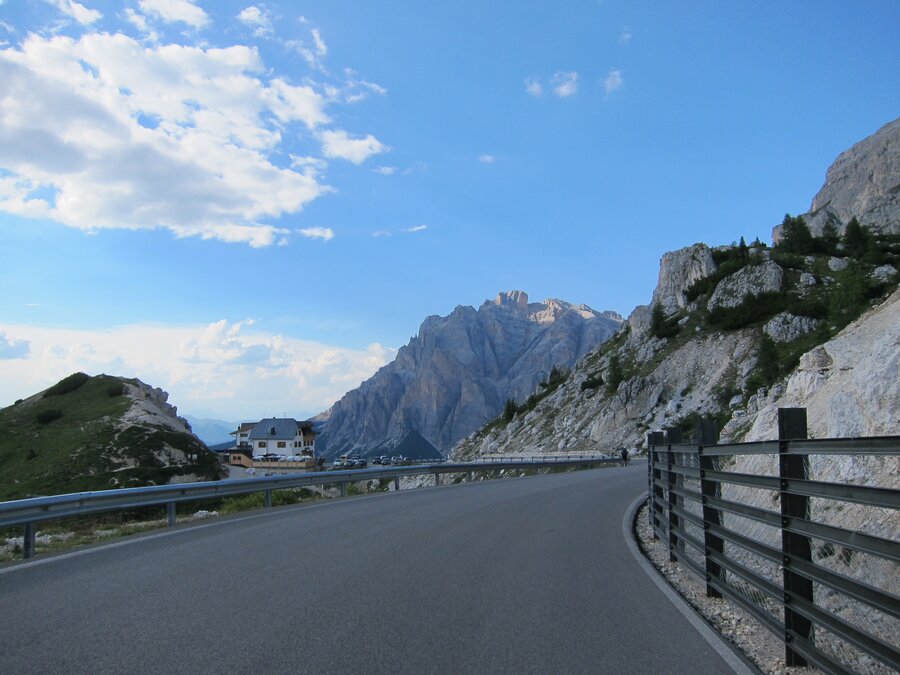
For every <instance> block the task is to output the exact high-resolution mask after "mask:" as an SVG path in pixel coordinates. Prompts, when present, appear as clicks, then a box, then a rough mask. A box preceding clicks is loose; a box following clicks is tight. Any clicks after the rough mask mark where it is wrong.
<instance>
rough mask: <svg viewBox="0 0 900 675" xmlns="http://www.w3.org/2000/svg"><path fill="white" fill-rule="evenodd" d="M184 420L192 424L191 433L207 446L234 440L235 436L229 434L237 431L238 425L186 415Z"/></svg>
mask: <svg viewBox="0 0 900 675" xmlns="http://www.w3.org/2000/svg"><path fill="white" fill-rule="evenodd" d="M184 418H185V419H186V420H187V421H188V422H189V423H190V425H191V431H193V432H194V434H195V435H196V436H197V437H198V438H199V439H200V440H201V441H203V442H204V443H206V444H207V445H210V446H212V445H219V444H220V443H227V442H229V441H233V440H234V436H230V435H229V434H230V433H231V432H232V431H234V430H235V429H237V426H238V425H237V423H235V422H225V421H223V420H211V419H205V418H201V417H194V416H193V415H185V416H184Z"/></svg>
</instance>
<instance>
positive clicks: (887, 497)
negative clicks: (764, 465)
mask: <svg viewBox="0 0 900 675" xmlns="http://www.w3.org/2000/svg"><path fill="white" fill-rule="evenodd" d="M778 413H779V414H778V428H779V438H778V440H777V441H767V442H763V443H747V444H728V445H725V444H723V445H719V444H718V443H717V438H716V431H715V428H714V427H713V426H712V424H711V423H707V422H703V423H702V424H701V427H700V428H699V429H698V431H697V433H696V434H695V437H694V439H693V441H692V442H690V443H688V442H682V434H681V431H680V430H669V431H666V432H654V433H651V434H649V435H648V446H649V453H648V462H647V472H648V474H647V482H648V494H649V518H650V525H651V527H652V529H653V533H654V537H655V538H657V539H660V540H662V541H663V542H665V543H666V544H667V546H668V549H669V558H670V560H671V561H672V562H677V563H679V564H681V565H684V567H685V568H687V569H688V570H690V571H692V572H694V573H695V574H696V575H698V576H699V577H700V578H701V579H702V580H704V581H705V583H706V593H707V595H708V596H710V597H719V598H722V597H724V598H726V599H727V600H729V601H731V602H733V603H735V604H736V605H738V606H740V607H741V608H743V609H744V610H746V611H747V612H748V613H749V614H751V615H752V616H753V617H754V618H756V619H757V620H758V621H759V622H760V623H761V624H762V625H763V626H765V627H766V628H768V629H769V630H770V631H772V632H773V633H775V635H777V636H778V637H779V638H780V639H781V640H782V641H783V642H784V643H785V661H786V664H787V665H788V666H807V665H812V666H816V667H818V668H820V669H821V670H823V671H824V672H827V673H846V672H852V671H853V670H854V669H856V666H855V665H854V664H858V663H868V662H871V660H872V659H874V661H875V662H878V663H880V664H882V665H881V666H880V667H882V668H885V669H893V670H894V671H900V651H898V644H900V596H898V595H897V594H896V589H897V583H896V581H897V579H898V578H900V541H898V540H897V539H896V538H895V536H890V535H891V534H892V533H893V535H896V533H897V531H898V528H897V527H896V525H897V522H898V521H897V518H900V514H898V513H897V510H898V509H900V490H898V489H895V488H893V487H880V486H873V485H860V484H858V483H859V482H860V480H861V477H860V476H859V475H856V476H855V477H854V479H853V481H852V482H851V480H850V479H849V477H848V480H847V481H846V482H827V481H818V480H810V462H811V459H810V458H811V457H817V456H820V455H821V456H824V457H820V458H817V459H816V461H817V462H818V464H817V466H818V467H820V469H821V467H822V466H827V465H828V463H833V462H835V461H838V456H841V455H845V456H846V455H853V456H857V455H868V456H873V457H879V458H891V459H893V458H897V457H900V437H896V436H894V437H882V438H851V439H822V440H813V439H808V438H807V429H806V410H805V409H803V408H784V409H781V410H779V411H778ZM753 456H757V459H756V460H755V459H754V458H753ZM766 456H768V457H769V458H770V459H771V460H772V461H771V462H770V463H769V465H768V466H769V467H770V468H771V470H772V472H773V473H775V472H777V475H756V474H750V473H746V472H745V471H741V470H740V468H741V467H742V466H746V465H753V462H754V461H757V460H761V461H763V462H765V461H766ZM742 458H747V459H742ZM879 461H880V460H879ZM888 461H890V460H888ZM832 466H834V465H833V464H832ZM896 468H897V465H896V463H893V464H890V465H888V469H887V470H886V473H887V474H890V475H886V476H885V475H881V476H867V477H865V478H867V479H869V480H870V482H871V481H873V480H882V481H883V480H885V479H886V478H887V479H888V480H889V479H890V477H891V475H893V476H894V478H896ZM730 469H733V470H730ZM889 482H892V484H895V481H890V480H889ZM725 493H728V494H727V495H726V494H725ZM813 499H815V500H818V501H817V503H816V506H817V507H818V508H817V510H816V513H817V514H819V515H820V516H821V514H825V513H841V512H842V511H843V510H844V509H846V508H852V509H857V512H859V511H862V510H866V513H869V512H870V511H871V512H873V513H876V512H881V513H882V515H883V517H884V519H885V521H886V522H887V523H888V526H887V527H883V528H882V529H883V530H886V532H879V534H872V533H867V532H862V531H859V530H854V529H849V528H844V527H840V526H835V525H832V524H828V523H823V522H819V521H817V520H813V519H812V516H811V500H813ZM866 520H867V521H868V519H866ZM729 523H730V524H729ZM742 523H748V524H749V525H744V530H745V531H744V532H741V531H740V530H741V524H742ZM748 530H749V532H748ZM766 530H768V532H769V534H770V536H768V537H766V536H763V533H764V531H766ZM778 533H780V536H772V535H773V534H774V535H777V534H778ZM881 534H887V535H888V536H880V535H881ZM814 551H816V556H815V557H814V555H813V552H814ZM860 554H862V555H863V556H869V558H865V561H867V562H866V566H865V567H862V568H860V569H854V570H852V571H853V572H855V573H856V578H854V577H853V575H852V574H851V571H850V570H851V567H850V560H851V559H852V557H853V556H854V555H857V556H858V555H860ZM836 560H837V561H841V562H842V563H843V565H841V564H837V563H835V562H834V561H836ZM873 561H874V562H873ZM876 567H877V568H878V569H879V570H881V572H880V573H879V574H880V576H879V578H880V579H882V580H883V579H885V578H886V579H887V580H888V582H887V583H886V584H885V583H882V585H881V586H876V585H874V584H873V583H870V582H871V581H872V579H870V578H869V573H868V572H869V571H870V570H872V569H875V568H876ZM885 586H887V587H885ZM827 603H831V604H827ZM835 603H840V604H835ZM777 607H780V610H779V611H778V612H775V611H773V608H777ZM848 607H851V608H852V611H850V610H848V609H847V608H848ZM836 608H840V609H841V610H843V611H838V610H837V609H836ZM851 615H852V616H853V619H851V618H848V616H851ZM876 629H877V630H876ZM820 633H821V635H820ZM835 645H837V647H835ZM825 646H827V649H826V648H825ZM836 654H837V655H838V656H839V657H842V658H836ZM848 654H849V656H847V655H848ZM843 657H846V658H843ZM858 658H861V659H863V661H859V660H858ZM854 659H856V660H854ZM873 672H875V671H873ZM877 672H881V671H880V670H878V671H877ZM885 672H887V670H885Z"/></svg>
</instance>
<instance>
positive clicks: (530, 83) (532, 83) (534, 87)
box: [525, 77, 544, 98]
mask: <svg viewBox="0 0 900 675" xmlns="http://www.w3.org/2000/svg"><path fill="white" fill-rule="evenodd" d="M525 91H527V92H528V93H529V94H531V95H532V96H534V97H535V98H540V97H541V96H543V94H544V88H543V87H542V86H541V83H540V82H539V81H538V79H537V78H536V77H526V78H525Z"/></svg>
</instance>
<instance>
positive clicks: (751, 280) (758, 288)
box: [706, 260, 784, 311]
mask: <svg viewBox="0 0 900 675" xmlns="http://www.w3.org/2000/svg"><path fill="white" fill-rule="evenodd" d="M783 276H784V273H783V272H782V269H781V267H779V266H778V264H777V263H774V262H772V261H771V260H767V261H766V262H764V263H762V264H761V265H750V266H748V267H744V268H742V269H739V270H738V271H737V272H735V273H734V274H732V275H730V276H727V277H725V278H724V279H722V281H720V282H719V283H718V285H717V286H716V290H714V291H713V294H712V297H710V299H709V302H708V303H707V305H706V308H707V309H708V310H710V311H712V310H714V309H716V308H718V307H737V306H738V305H740V304H741V303H742V302H743V301H744V298H746V297H747V296H748V295H759V294H760V293H771V292H774V291H779V290H781V282H782V278H783Z"/></svg>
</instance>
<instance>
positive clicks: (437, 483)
mask: <svg viewBox="0 0 900 675" xmlns="http://www.w3.org/2000/svg"><path fill="white" fill-rule="evenodd" d="M440 484H441V474H439V473H436V474H434V486H435V487H439V486H440Z"/></svg>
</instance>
